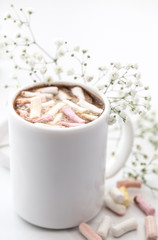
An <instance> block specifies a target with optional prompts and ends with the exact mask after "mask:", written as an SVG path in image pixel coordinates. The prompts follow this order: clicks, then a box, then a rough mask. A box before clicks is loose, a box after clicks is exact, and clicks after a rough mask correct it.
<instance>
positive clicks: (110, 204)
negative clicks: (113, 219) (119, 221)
mask: <svg viewBox="0 0 158 240" xmlns="http://www.w3.org/2000/svg"><path fill="white" fill-rule="evenodd" d="M104 202H105V207H107V208H109V209H110V210H111V211H112V212H114V213H116V214H118V215H119V216H124V215H125V213H126V207H125V206H124V205H122V204H119V203H115V202H114V200H113V199H112V197H111V196H105V197H104Z"/></svg>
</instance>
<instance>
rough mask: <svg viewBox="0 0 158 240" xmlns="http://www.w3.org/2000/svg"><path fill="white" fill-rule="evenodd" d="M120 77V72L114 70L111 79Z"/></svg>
mask: <svg viewBox="0 0 158 240" xmlns="http://www.w3.org/2000/svg"><path fill="white" fill-rule="evenodd" d="M118 77H119V74H118V72H116V71H113V72H112V73H111V74H110V79H111V80H116V79H118Z"/></svg>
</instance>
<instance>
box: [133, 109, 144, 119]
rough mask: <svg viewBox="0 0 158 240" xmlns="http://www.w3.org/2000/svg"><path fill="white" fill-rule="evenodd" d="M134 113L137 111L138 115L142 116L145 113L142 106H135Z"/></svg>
mask: <svg viewBox="0 0 158 240" xmlns="http://www.w3.org/2000/svg"><path fill="white" fill-rule="evenodd" d="M135 113H138V114H139V115H140V116H142V117H143V116H144V115H145V111H144V108H143V107H137V108H136V109H135Z"/></svg>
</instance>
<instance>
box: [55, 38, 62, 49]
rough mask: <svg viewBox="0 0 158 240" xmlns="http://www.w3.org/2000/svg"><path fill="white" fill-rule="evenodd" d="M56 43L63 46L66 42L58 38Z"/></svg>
mask: <svg viewBox="0 0 158 240" xmlns="http://www.w3.org/2000/svg"><path fill="white" fill-rule="evenodd" d="M54 43H55V45H56V46H57V47H58V48H59V47H61V46H62V45H63V44H64V41H63V40H61V39H57V40H55V42H54Z"/></svg>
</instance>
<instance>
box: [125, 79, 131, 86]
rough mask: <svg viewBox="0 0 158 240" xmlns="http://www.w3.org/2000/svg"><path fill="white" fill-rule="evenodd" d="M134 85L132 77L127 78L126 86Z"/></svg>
mask: <svg viewBox="0 0 158 240" xmlns="http://www.w3.org/2000/svg"><path fill="white" fill-rule="evenodd" d="M131 86H132V81H131V80H130V79H126V87H127V88H130V87H131Z"/></svg>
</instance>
